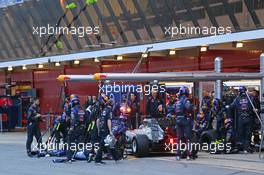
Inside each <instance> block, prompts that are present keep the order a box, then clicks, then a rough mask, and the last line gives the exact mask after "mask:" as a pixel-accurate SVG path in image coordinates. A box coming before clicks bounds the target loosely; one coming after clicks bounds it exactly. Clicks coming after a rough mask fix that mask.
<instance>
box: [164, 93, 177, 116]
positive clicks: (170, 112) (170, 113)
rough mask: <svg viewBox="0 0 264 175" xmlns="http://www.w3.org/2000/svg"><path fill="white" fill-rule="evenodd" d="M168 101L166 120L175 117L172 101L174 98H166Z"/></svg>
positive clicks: (173, 102)
mask: <svg viewBox="0 0 264 175" xmlns="http://www.w3.org/2000/svg"><path fill="white" fill-rule="evenodd" d="M168 100H169V102H168V104H167V105H166V108H167V117H168V118H173V117H175V116H176V115H175V107H176V104H175V100H174V98H173V97H172V96H171V95H169V96H168Z"/></svg>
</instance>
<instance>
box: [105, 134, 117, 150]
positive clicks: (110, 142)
mask: <svg viewBox="0 0 264 175" xmlns="http://www.w3.org/2000/svg"><path fill="white" fill-rule="evenodd" d="M104 142H105V146H108V147H109V148H114V147H115V144H116V139H115V136H113V135H107V136H106V138H105V139H104Z"/></svg>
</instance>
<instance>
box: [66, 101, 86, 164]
mask: <svg viewBox="0 0 264 175" xmlns="http://www.w3.org/2000/svg"><path fill="white" fill-rule="evenodd" d="M70 117H71V119H70V129H69V132H68V141H67V142H68V149H67V161H68V162H71V161H72V159H73V158H74V154H75V153H76V152H77V151H78V150H77V148H79V146H80V145H79V144H84V135H85V126H86V121H87V117H86V113H85V111H84V110H83V108H82V107H81V105H80V100H79V98H78V97H77V96H75V97H73V98H72V99H71V116H70ZM72 148H74V150H72ZM82 149H85V148H82Z"/></svg>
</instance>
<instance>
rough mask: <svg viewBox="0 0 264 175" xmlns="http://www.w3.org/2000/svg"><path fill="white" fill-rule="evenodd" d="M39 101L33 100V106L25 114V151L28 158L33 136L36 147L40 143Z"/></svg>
mask: <svg viewBox="0 0 264 175" xmlns="http://www.w3.org/2000/svg"><path fill="white" fill-rule="evenodd" d="M39 104H40V102H39V99H37V98H35V99H33V104H32V105H31V106H30V107H29V109H28V114H27V142H26V149H27V154H28V156H29V157H32V154H31V144H32V142H33V137H34V136H35V138H36V140H37V142H38V147H39V146H40V144H41V143H42V139H41V132H40V128H39V123H40V122H41V115H40V109H39Z"/></svg>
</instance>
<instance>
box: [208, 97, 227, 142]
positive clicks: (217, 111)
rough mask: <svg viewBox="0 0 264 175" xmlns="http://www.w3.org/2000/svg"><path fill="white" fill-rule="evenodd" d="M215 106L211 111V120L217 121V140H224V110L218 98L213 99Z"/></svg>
mask: <svg viewBox="0 0 264 175" xmlns="http://www.w3.org/2000/svg"><path fill="white" fill-rule="evenodd" d="M212 103H213V106H212V109H211V114H210V120H213V119H214V118H215V119H216V132H217V139H218V140H221V139H223V127H224V119H223V110H222V105H221V100H219V99H218V98H214V99H213V102H212Z"/></svg>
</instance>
